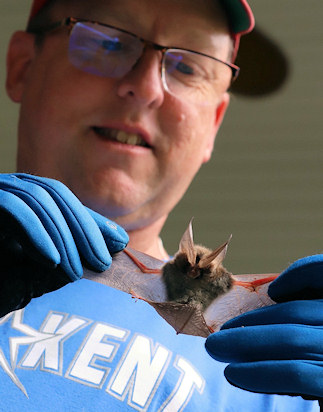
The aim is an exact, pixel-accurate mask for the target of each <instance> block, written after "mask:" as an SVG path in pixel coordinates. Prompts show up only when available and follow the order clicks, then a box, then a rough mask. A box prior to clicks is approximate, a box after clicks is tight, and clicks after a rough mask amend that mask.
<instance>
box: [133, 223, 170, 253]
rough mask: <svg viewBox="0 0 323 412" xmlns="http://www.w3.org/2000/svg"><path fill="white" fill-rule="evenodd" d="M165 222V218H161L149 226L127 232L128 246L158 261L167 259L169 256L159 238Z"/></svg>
mask: <svg viewBox="0 0 323 412" xmlns="http://www.w3.org/2000/svg"><path fill="white" fill-rule="evenodd" d="M165 220H166V218H162V219H160V220H158V221H156V222H154V223H153V224H152V225H150V226H147V227H144V228H142V229H137V230H133V231H129V232H128V234H129V238H130V240H129V246H130V247H132V248H133V249H136V250H139V251H140V252H143V253H147V254H148V255H150V256H153V257H155V258H157V259H160V260H167V259H169V255H168V253H167V252H166V250H165V249H164V246H163V242H162V240H161V238H160V237H159V233H160V231H161V229H162V227H163V225H164V222H165Z"/></svg>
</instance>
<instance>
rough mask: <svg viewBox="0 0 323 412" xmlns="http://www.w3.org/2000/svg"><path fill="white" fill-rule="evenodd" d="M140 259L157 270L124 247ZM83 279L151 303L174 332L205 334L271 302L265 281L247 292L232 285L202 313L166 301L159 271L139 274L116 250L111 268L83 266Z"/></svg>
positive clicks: (155, 263)
mask: <svg viewBox="0 0 323 412" xmlns="http://www.w3.org/2000/svg"><path fill="white" fill-rule="evenodd" d="M127 249H128V250H129V251H130V252H131V253H132V254H133V255H134V256H135V257H136V258H137V259H138V260H140V262H142V263H143V264H145V265H146V266H147V267H149V268H154V269H161V267H162V266H163V265H164V262H163V261H160V260H158V259H155V258H153V257H151V256H149V255H146V254H144V253H141V252H138V251H136V250H133V249H130V248H127ZM267 276H268V275H237V276H235V279H236V280H241V281H251V280H255V279H261V278H262V277H263V278H265V277H267ZM83 277H84V278H86V279H90V280H93V281H95V282H99V283H102V284H104V285H107V286H110V287H113V288H115V289H119V290H122V291H123V292H126V293H129V294H131V295H132V296H135V297H137V298H139V299H142V300H144V301H146V302H148V303H149V304H150V305H152V306H153V307H154V308H155V310H156V311H157V312H158V314H159V315H160V316H162V317H163V318H164V319H165V320H166V321H167V322H168V323H169V324H170V325H171V326H172V327H173V328H174V329H175V331H176V332H177V333H184V334H188V335H195V336H202V337H207V336H208V335H209V334H210V333H211V332H213V331H217V330H219V329H220V327H221V325H223V323H225V322H226V321H227V320H229V319H231V318H233V317H235V316H238V315H240V314H241V313H244V312H247V311H250V310H252V309H257V308H259V307H262V306H268V305H272V304H273V303H274V302H273V301H272V300H271V299H270V298H269V296H268V294H267V289H268V285H269V284H264V285H261V286H259V287H257V288H255V290H253V291H250V290H248V289H246V288H244V287H242V286H239V285H235V286H234V287H233V288H232V289H231V290H230V291H229V292H228V293H226V294H225V295H222V296H220V297H217V298H216V299H215V300H214V301H213V302H212V303H211V305H210V306H209V307H208V308H207V309H206V311H204V312H202V311H201V310H200V309H199V308H198V307H197V306H193V305H192V304H182V303H176V302H170V301H167V291H166V287H165V284H164V282H163V278H162V276H161V274H159V273H156V274H155V273H143V272H142V271H141V270H140V269H139V268H138V266H137V265H136V264H135V263H134V262H133V260H131V259H130V257H129V256H128V255H127V254H126V253H124V252H120V253H118V254H116V255H115V256H114V257H113V261H112V265H111V267H110V268H109V269H108V270H106V271H105V272H102V273H94V272H92V271H90V270H87V269H84V276H83Z"/></svg>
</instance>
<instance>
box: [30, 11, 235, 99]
mask: <svg viewBox="0 0 323 412" xmlns="http://www.w3.org/2000/svg"><path fill="white" fill-rule="evenodd" d="M77 23H91V24H97V25H98V26H103V27H108V28H110V29H114V30H119V31H120V32H123V33H126V34H128V35H130V36H132V37H135V38H137V39H138V40H139V41H140V42H141V43H143V45H144V48H143V50H145V48H146V47H147V46H149V47H151V48H153V49H154V50H158V51H160V52H161V53H162V59H161V62H163V61H164V56H165V54H166V53H167V52H168V51H171V50H175V51H183V52H189V53H194V54H198V55H200V56H204V57H208V58H209V59H212V60H214V61H216V62H219V63H222V64H224V65H226V66H227V67H229V68H230V69H231V72H232V77H231V84H232V83H233V82H234V81H235V80H236V79H237V77H238V75H239V72H240V67H238V66H237V65H235V64H233V63H230V62H227V61H224V60H221V59H218V58H217V57H213V56H210V55H208V54H205V53H201V52H198V51H196V50H191V49H183V48H179V47H166V46H162V45H160V44H158V43H155V42H152V41H150V40H146V39H144V38H142V37H140V36H137V35H136V34H135V33H132V32H130V31H128V30H124V29H120V28H119V27H115V26H112V25H110V24H106V23H101V22H98V21H95V20H87V19H79V18H75V17H66V18H65V19H63V20H60V21H58V22H55V23H52V24H50V25H48V26H47V27H40V28H32V29H30V30H29V32H30V33H33V34H36V35H41V34H45V33H48V32H50V31H53V30H56V29H59V28H60V27H67V28H68V29H69V35H70V33H71V31H72V29H73V27H74V26H75V24H77ZM162 67H165V65H162ZM161 76H162V80H163V83H164V86H167V83H166V84H165V73H163V72H162V73H161ZM166 89H167V90H168V87H166ZM168 91H169V90H168Z"/></svg>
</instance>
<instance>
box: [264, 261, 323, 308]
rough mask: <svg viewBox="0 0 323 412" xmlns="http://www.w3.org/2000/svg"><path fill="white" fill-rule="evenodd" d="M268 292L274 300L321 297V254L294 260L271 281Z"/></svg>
mask: <svg viewBox="0 0 323 412" xmlns="http://www.w3.org/2000/svg"><path fill="white" fill-rule="evenodd" d="M268 294H269V296H270V297H271V299H273V300H274V301H276V302H285V301H288V300H295V299H319V298H323V254H321V255H313V256H308V257H305V258H302V259H299V260H297V261H296V262H294V263H293V264H292V265H290V266H289V267H288V268H287V269H286V270H285V271H284V272H282V274H281V275H280V276H279V277H278V278H277V279H275V280H274V281H273V282H272V283H271V285H270V286H269V288H268Z"/></svg>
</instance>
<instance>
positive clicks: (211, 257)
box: [199, 235, 232, 268]
mask: <svg viewBox="0 0 323 412" xmlns="http://www.w3.org/2000/svg"><path fill="white" fill-rule="evenodd" d="M231 238H232V235H230V237H229V239H228V240H227V241H226V242H225V243H223V245H221V246H219V247H218V248H217V249H215V250H213V252H211V253H209V254H208V255H206V256H204V257H203V258H202V259H201V260H200V262H199V266H200V268H205V267H207V266H209V265H210V264H211V263H213V264H214V266H215V267H219V266H220V265H221V263H222V262H223V261H224V258H225V255H226V254H227V249H228V244H229V242H230V240H231Z"/></svg>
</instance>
